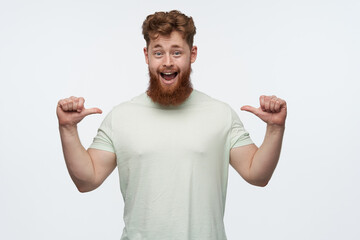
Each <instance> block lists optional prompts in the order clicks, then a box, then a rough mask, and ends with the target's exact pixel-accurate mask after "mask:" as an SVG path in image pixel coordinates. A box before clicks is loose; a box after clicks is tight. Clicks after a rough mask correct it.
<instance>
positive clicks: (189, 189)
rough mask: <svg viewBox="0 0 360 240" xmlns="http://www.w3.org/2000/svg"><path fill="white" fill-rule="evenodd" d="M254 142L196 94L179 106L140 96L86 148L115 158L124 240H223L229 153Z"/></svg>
mask: <svg viewBox="0 0 360 240" xmlns="http://www.w3.org/2000/svg"><path fill="white" fill-rule="evenodd" d="M251 143H252V141H251V139H250V137H249V134H248V132H247V131H246V130H245V129H244V127H243V124H242V123H241V121H240V119H239V117H238V115H237V114H236V113H235V111H234V110H233V109H232V108H231V107H230V106H229V105H228V104H226V103H223V102H221V101H218V100H215V99H213V98H211V97H209V96H208V95H206V94H204V93H202V92H200V91H197V90H195V89H194V90H193V91H192V93H191V94H190V96H189V97H188V98H187V99H186V100H185V102H183V103H182V104H181V105H179V106H162V105H160V104H158V103H154V102H153V101H152V100H151V98H150V97H149V96H148V95H147V94H146V93H143V94H141V95H139V96H137V97H135V98H133V99H132V100H130V101H128V102H124V103H122V104H119V105H117V106H116V107H114V108H113V110H112V111H111V112H110V113H109V114H108V115H107V116H106V118H105V119H104V121H103V123H102V124H101V126H100V128H99V130H98V134H97V136H96V137H95V138H94V142H93V143H92V145H91V146H90V147H91V148H96V149H101V150H105V151H110V152H114V153H115V154H116V159H117V167H118V171H119V178H120V189H121V193H122V196H123V199H124V223H125V227H124V229H123V232H122V236H121V240H145V239H146V240H170V239H171V240H226V239H227V237H226V234H225V227H224V222H223V218H224V210H225V201H226V190H227V182H228V168H229V156H230V149H231V148H233V147H238V146H244V145H248V144H251Z"/></svg>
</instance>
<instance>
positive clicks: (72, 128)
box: [59, 123, 77, 134]
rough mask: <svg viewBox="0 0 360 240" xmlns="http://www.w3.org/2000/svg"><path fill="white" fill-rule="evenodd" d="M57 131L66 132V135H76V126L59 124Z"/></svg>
mask: <svg viewBox="0 0 360 240" xmlns="http://www.w3.org/2000/svg"><path fill="white" fill-rule="evenodd" d="M59 131H60V132H66V133H70V134H71V133H77V125H76V124H75V125H73V124H60V123H59Z"/></svg>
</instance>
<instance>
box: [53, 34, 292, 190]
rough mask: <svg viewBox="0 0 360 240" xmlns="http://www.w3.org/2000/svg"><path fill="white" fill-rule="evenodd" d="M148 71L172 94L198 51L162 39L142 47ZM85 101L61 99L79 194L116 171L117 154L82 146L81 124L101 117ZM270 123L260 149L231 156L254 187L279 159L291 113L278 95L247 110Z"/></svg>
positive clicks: (176, 39) (66, 149)
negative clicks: (168, 76)
mask: <svg viewBox="0 0 360 240" xmlns="http://www.w3.org/2000/svg"><path fill="white" fill-rule="evenodd" d="M144 55H145V61H146V63H147V64H148V66H149V70H150V71H151V72H152V73H154V74H156V75H157V76H158V79H159V80H160V83H161V86H162V88H163V90H164V91H170V92H171V91H173V90H174V89H175V88H176V86H177V85H178V82H179V77H180V75H181V74H182V73H183V72H185V71H186V70H188V69H189V68H190V66H191V64H192V63H194V62H195V60H196V57H197V47H196V46H193V47H192V48H191V49H190V47H189V46H188V45H187V43H186V41H185V40H184V39H182V37H181V35H180V34H179V33H177V32H173V33H172V34H171V35H170V36H159V37H158V38H156V39H153V40H151V41H150V44H149V46H148V47H147V48H144ZM164 71H177V72H179V74H180V75H179V74H178V76H176V77H175V79H174V81H172V82H171V83H168V82H166V81H164V79H162V77H161V74H160V73H161V72H164ZM84 102H85V100H84V98H82V97H79V98H77V97H70V98H66V99H62V100H60V101H59V102H58V105H57V110H56V113H57V117H58V121H59V131H60V137H61V143H62V147H63V153H64V158H65V162H66V166H67V169H68V171H69V174H70V176H71V178H72V180H73V182H74V183H75V185H76V187H77V188H78V190H79V191H80V192H88V191H92V190H94V189H96V188H97V187H99V186H100V185H101V184H102V182H103V181H104V180H105V179H106V178H107V177H108V176H109V175H110V174H111V172H112V171H113V170H114V169H115V167H116V156H115V154H114V153H111V152H107V151H102V150H98V149H88V150H86V149H85V148H84V147H83V146H82V145H81V143H80V139H79V135H78V131H77V124H78V123H79V122H80V121H81V120H82V119H83V118H84V117H86V116H88V115H91V114H101V113H102V111H101V110H100V109H98V108H89V109H86V108H85V107H84ZM241 110H243V111H248V112H251V113H253V114H255V115H256V116H258V117H259V118H260V119H261V120H263V121H264V122H265V123H266V124H267V129H266V134H265V138H264V141H263V143H262V145H261V146H260V147H259V148H258V147H257V146H256V145H254V144H250V145H246V146H242V147H236V148H233V149H232V150H231V152H230V164H231V166H232V167H233V168H234V169H235V170H236V171H237V172H238V173H239V174H240V175H241V176H242V177H243V178H244V179H245V180H246V181H247V182H249V183H250V184H253V185H256V186H266V185H267V184H268V182H269V180H270V178H271V176H272V174H273V172H274V170H275V167H276V165H277V162H278V160H279V156H280V149H281V143H282V139H283V134H284V130H285V119H286V113H287V107H286V102H285V101H284V100H282V99H280V98H277V97H276V96H261V97H260V107H258V108H255V107H252V106H243V107H242V108H241Z"/></svg>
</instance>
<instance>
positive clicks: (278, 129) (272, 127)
mask: <svg viewBox="0 0 360 240" xmlns="http://www.w3.org/2000/svg"><path fill="white" fill-rule="evenodd" d="M266 130H267V131H269V132H271V133H283V132H284V131H285V125H277V124H269V123H268V124H267V126H266Z"/></svg>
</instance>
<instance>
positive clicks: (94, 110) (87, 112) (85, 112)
mask: <svg viewBox="0 0 360 240" xmlns="http://www.w3.org/2000/svg"><path fill="white" fill-rule="evenodd" d="M81 113H82V115H83V116H84V117H86V116H88V115H91V114H101V113H102V111H101V109H99V108H89V109H83V110H82V111H81Z"/></svg>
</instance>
